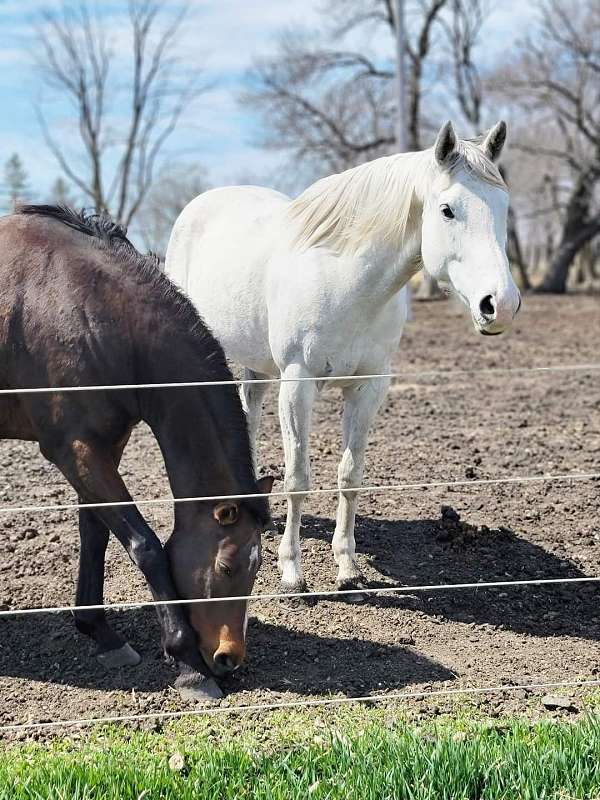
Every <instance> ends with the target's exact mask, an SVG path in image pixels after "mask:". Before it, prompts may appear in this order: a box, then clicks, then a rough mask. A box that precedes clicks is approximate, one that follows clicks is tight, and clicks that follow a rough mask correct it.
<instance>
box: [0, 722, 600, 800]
mask: <svg viewBox="0 0 600 800" xmlns="http://www.w3.org/2000/svg"><path fill="white" fill-rule="evenodd" d="M174 753H180V754H181V755H182V756H183V768H182V769H179V770H174V769H171V768H170V767H169V758H170V757H171V756H172V755H173V754H174ZM25 798H27V800H30V799H31V800H33V798H35V800H140V798H141V800H205V799H206V800H209V799H210V800H229V799H230V798H231V799H232V800H237V799H238V798H239V799H240V800H243V798H252V800H263V799H264V800H296V798H297V799H298V800H300V798H301V799H302V800H325V799H327V800H338V799H339V800H349V799H350V798H352V799H353V798H357V800H387V798H389V799H390V800H403V799H404V798H407V800H408V799H410V800H426V799H427V800H429V799H430V798H431V799H433V798H436V800H437V798H447V799H448V800H467V798H468V799H469V800H476V799H477V800H495V799H496V798H503V799H505V798H515V800H540V799H542V798H543V799H545V798H561V799H562V800H567V799H570V798H581V799H582V800H583V798H585V800H592V799H593V798H596V799H597V798H600V718H598V717H595V716H588V717H587V718H585V719H583V720H580V721H578V722H575V723H567V722H550V721H546V722H538V723H536V724H531V723H528V722H526V721H514V720H512V721H508V722H507V721H506V720H503V721H502V722H500V723H489V722H485V721H473V720H472V719H466V718H464V719H460V718H458V719H457V718H454V719H452V720H443V721H441V722H436V723H426V724H424V725H420V726H418V725H415V724H413V723H409V722H407V721H405V720H403V719H402V718H400V717H399V716H398V715H397V714H396V715H395V716H394V715H392V716H390V712H389V710H376V711H375V710H374V709H358V710H356V711H353V712H348V713H346V714H338V715H334V716H332V717H331V718H329V719H328V720H327V721H325V722H324V721H323V719H322V718H321V717H315V716H314V715H313V716H309V715H307V714H304V716H302V715H298V714H296V715H289V714H287V715H284V714H280V715H272V716H271V717H264V716H263V717H262V718H260V719H257V720H256V721H255V722H254V723H252V721H250V724H248V722H246V723H244V725H243V726H241V727H239V728H236V724H235V723H233V721H232V720H231V719H230V720H229V725H228V724H227V723H226V722H223V723H218V725H217V727H214V723H210V722H204V723H201V724H200V725H198V726H193V725H188V726H187V727H184V726H182V725H181V724H177V725H171V726H169V727H168V728H167V729H165V730H164V731H162V732H160V733H156V732H152V733H145V732H141V731H128V730H127V729H124V728H104V729H99V730H97V731H95V732H93V733H91V734H87V735H86V736H85V737H84V738H83V739H82V740H81V741H72V740H66V739H63V740H54V741H52V742H51V743H49V744H45V745H44V744H27V745H22V744H19V745H7V746H5V747H4V749H3V750H2V751H1V752H0V800H25Z"/></svg>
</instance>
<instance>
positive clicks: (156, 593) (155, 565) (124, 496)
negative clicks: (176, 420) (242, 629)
mask: <svg viewBox="0 0 600 800" xmlns="http://www.w3.org/2000/svg"><path fill="white" fill-rule="evenodd" d="M40 445H41V443H40ZM42 452H43V453H44V455H45V456H46V457H47V458H48V459H49V460H51V461H52V462H53V463H55V464H56V466H57V467H58V468H59V469H60V470H61V472H62V473H63V474H64V475H65V477H66V478H67V480H68V481H69V482H70V483H71V484H72V486H73V487H74V488H75V490H76V492H77V494H78V495H79V496H80V497H81V498H82V499H83V500H84V501H85V502H87V503H109V502H123V501H125V502H128V501H130V500H131V496H130V494H129V492H128V491H127V488H126V486H125V484H124V483H123V480H122V479H121V476H120V475H119V473H118V471H117V467H116V465H115V463H114V459H113V458H111V456H110V454H109V453H107V452H105V450H104V449H103V448H101V447H99V446H98V445H96V444H95V443H92V442H89V441H86V440H84V439H75V440H73V441H72V442H71V443H70V444H69V445H68V446H65V445H64V444H62V446H60V447H58V448H51V447H48V446H45V447H43V449H42ZM94 513H96V514H97V515H98V517H99V518H100V519H101V520H102V521H103V522H104V524H105V525H106V526H107V527H108V528H109V529H110V530H111V531H112V532H113V533H114V535H115V536H116V537H117V539H118V540H119V541H120V542H121V544H122V545H123V547H124V548H125V550H126V551H127V553H128V554H129V557H130V558H131V560H132V561H133V563H134V564H135V565H136V566H137V567H138V568H139V569H140V570H141V572H142V573H143V575H144V577H145V578H146V582H147V584H148V587H149V589H150V591H151V593H152V596H153V598H154V599H155V600H159V601H160V600H176V599H177V594H176V592H175V587H174V584H173V580H172V578H171V572H170V568H169V563H168V560H167V555H166V553H165V551H164V550H163V547H162V545H161V543H160V540H159V539H158V537H157V536H156V534H155V533H154V532H153V531H152V529H151V528H150V526H149V525H148V523H147V522H146V520H145V519H144V518H143V517H142V515H141V514H140V512H139V510H138V509H137V508H136V507H135V506H121V507H119V506H117V507H106V508H99V509H96V510H95V512H94ZM156 611H157V614H158V618H159V622H160V626H161V631H162V643H163V647H164V650H165V653H166V655H167V656H168V657H169V658H172V659H173V660H175V661H176V662H177V663H178V665H179V668H180V670H181V672H182V678H183V683H184V684H185V687H184V688H185V694H186V695H189V694H190V693H191V694H194V691H193V690H191V689H190V687H192V686H199V685H200V684H203V688H202V689H200V690H199V691H198V692H197V693H196V696H204V697H206V696H209V697H216V696H219V695H220V690H219V689H218V687H217V685H216V684H215V683H214V681H213V680H210V681H204V680H203V676H204V677H208V676H209V675H210V672H209V670H208V668H207V666H206V664H205V663H204V661H203V659H202V657H201V655H200V651H199V649H198V646H197V642H196V634H195V633H194V631H193V630H192V628H191V626H190V624H189V622H188V619H187V615H186V613H185V611H184V608H183V607H182V606H178V605H167V606H163V605H158V606H156Z"/></svg>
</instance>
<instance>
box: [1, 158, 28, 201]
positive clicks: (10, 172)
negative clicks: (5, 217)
mask: <svg viewBox="0 0 600 800" xmlns="http://www.w3.org/2000/svg"><path fill="white" fill-rule="evenodd" d="M4 182H5V185H6V193H7V195H8V200H9V204H10V208H11V210H12V209H13V208H14V207H15V206H16V204H17V203H18V202H20V201H23V200H25V199H26V198H27V194H28V191H29V186H28V180H27V172H26V170H25V167H24V166H23V162H22V161H21V158H20V156H19V154H18V153H13V154H12V156H11V157H10V158H9V159H8V161H7V162H6V164H5V165H4Z"/></svg>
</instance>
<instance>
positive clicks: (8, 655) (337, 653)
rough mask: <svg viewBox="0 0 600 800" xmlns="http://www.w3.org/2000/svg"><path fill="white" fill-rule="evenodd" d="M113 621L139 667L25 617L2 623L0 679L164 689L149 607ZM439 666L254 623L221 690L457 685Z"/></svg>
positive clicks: (63, 624) (310, 691) (48, 622)
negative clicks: (103, 658)
mask: <svg viewBox="0 0 600 800" xmlns="http://www.w3.org/2000/svg"><path fill="white" fill-rule="evenodd" d="M110 617H111V624H112V625H113V626H114V627H115V628H116V629H117V630H119V631H120V633H121V634H122V635H123V636H125V637H128V638H129V640H130V642H131V644H132V645H133V646H135V648H136V649H137V650H138V651H139V652H140V654H141V655H142V658H143V660H142V663H141V664H140V665H138V666H137V667H127V668H124V669H121V670H117V671H115V672H107V671H106V670H104V669H103V668H102V667H101V666H100V664H98V662H97V661H96V659H95V658H94V656H93V646H92V645H91V643H89V642H88V641H87V640H86V639H85V638H84V637H82V636H81V635H78V634H77V633H76V631H75V629H74V626H73V623H72V621H71V620H69V619H67V620H61V619H59V618H57V617H49V618H46V619H44V620H43V621H40V623H39V627H38V628H37V630H36V632H35V639H34V635H33V633H32V630H31V627H30V625H29V624H28V623H27V622H26V620H25V619H24V618H14V619H10V618H7V619H5V620H3V621H2V622H1V623H0V643H1V646H0V676H9V675H10V676H13V677H18V678H23V679H27V680H31V681H40V682H45V683H51V684H57V685H62V686H71V687H73V686H77V687H81V688H89V689H97V690H98V689H100V690H106V691H111V690H123V691H128V692H130V691H131V690H132V689H135V690H136V691H140V692H161V691H163V690H165V689H166V687H167V686H168V685H169V684H172V683H173V681H174V679H175V677H176V673H175V671H174V669H173V668H171V667H170V666H169V665H168V664H166V663H165V662H164V660H163V659H162V655H161V652H160V648H159V647H158V642H159V641H160V632H159V628H158V623H157V621H156V619H155V617H154V616H153V611H152V610H151V609H138V610H130V611H124V612H117V613H113V614H111V615H110ZM453 677H454V675H453V674H452V673H451V672H450V671H449V670H447V669H446V668H445V667H443V666H442V665H441V664H439V663H437V662H435V661H432V660H431V659H429V658H426V657H425V656H423V655H420V654H418V653H415V652H413V651H412V650H411V649H410V648H406V647H402V646H390V645H384V644H381V643H379V642H377V641H369V640H365V639H364V638H361V639H359V638H341V637H340V638H338V637H335V636H319V635H317V634H316V633H312V632H306V631H298V630H289V629H287V628H286V627H283V626H279V625H274V624H270V623H265V622H260V621H259V620H257V619H254V618H251V620H250V630H249V657H248V660H247V662H246V663H245V664H244V665H243V666H242V667H241V668H240V670H238V672H236V673H235V675H234V676H233V677H232V678H230V679H228V680H227V681H226V682H225V683H224V684H223V685H224V688H225V690H226V691H228V692H230V691H234V692H235V691H240V690H242V689H248V690H251V689H258V690H271V691H281V692H295V693H299V694H304V695H323V694H324V693H327V692H329V691H343V692H344V693H345V694H347V695H349V696H353V695H361V694H369V693H371V692H374V691H378V690H381V689H391V688H393V689H402V688H403V687H405V686H409V685H411V684H415V683H434V682H437V681H447V680H451V679H452V678H453Z"/></svg>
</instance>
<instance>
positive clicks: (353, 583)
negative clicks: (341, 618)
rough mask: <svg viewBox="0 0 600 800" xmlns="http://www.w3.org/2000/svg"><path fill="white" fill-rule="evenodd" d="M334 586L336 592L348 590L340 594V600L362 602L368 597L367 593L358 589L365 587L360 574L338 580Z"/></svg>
mask: <svg viewBox="0 0 600 800" xmlns="http://www.w3.org/2000/svg"><path fill="white" fill-rule="evenodd" d="M335 588H336V590H337V591H338V592H348V594H342V595H340V600H344V601H345V602H346V603H364V602H365V600H366V599H367V597H368V595H366V594H362V593H361V592H360V591H359V590H360V589H366V588H367V586H366V583H365V580H364V578H363V577H362V575H359V576H358V577H356V578H347V579H346V580H343V581H340V580H338V581H337V582H336V584H335Z"/></svg>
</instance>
